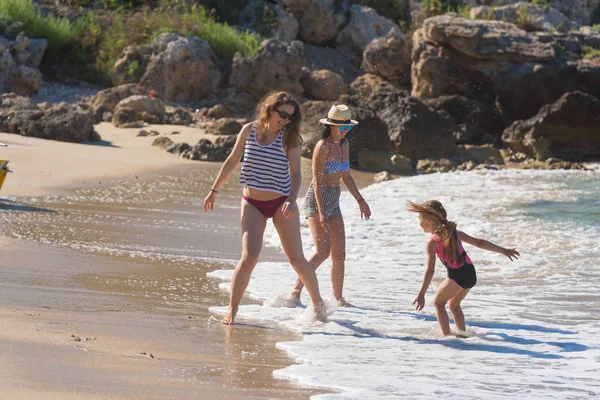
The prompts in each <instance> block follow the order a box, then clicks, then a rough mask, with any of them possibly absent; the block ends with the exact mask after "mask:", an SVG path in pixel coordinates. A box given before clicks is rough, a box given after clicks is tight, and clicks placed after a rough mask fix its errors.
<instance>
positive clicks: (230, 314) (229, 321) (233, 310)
mask: <svg viewBox="0 0 600 400" xmlns="http://www.w3.org/2000/svg"><path fill="white" fill-rule="evenodd" d="M237 312H238V308H237V307H229V309H228V310H227V314H226V315H225V317H224V318H223V319H222V320H221V323H223V324H225V325H233V320H234V319H235V315H236V314H237Z"/></svg>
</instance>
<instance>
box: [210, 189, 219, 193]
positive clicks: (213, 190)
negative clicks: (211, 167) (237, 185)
mask: <svg viewBox="0 0 600 400" xmlns="http://www.w3.org/2000/svg"><path fill="white" fill-rule="evenodd" d="M210 191H211V192H213V193H219V191H218V190H215V189H210Z"/></svg>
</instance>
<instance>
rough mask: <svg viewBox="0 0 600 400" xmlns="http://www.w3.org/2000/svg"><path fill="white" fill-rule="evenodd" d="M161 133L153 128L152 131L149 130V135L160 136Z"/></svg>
mask: <svg viewBox="0 0 600 400" xmlns="http://www.w3.org/2000/svg"><path fill="white" fill-rule="evenodd" d="M159 135H160V133H159V132H158V131H155V130H151V131H150V132H148V136H159Z"/></svg>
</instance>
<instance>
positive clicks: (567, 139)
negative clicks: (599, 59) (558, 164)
mask: <svg viewBox="0 0 600 400" xmlns="http://www.w3.org/2000/svg"><path fill="white" fill-rule="evenodd" d="M502 140H503V141H504V143H506V145H507V146H509V147H510V148H511V149H512V150H514V151H517V152H522V153H525V154H527V155H529V156H532V157H535V158H536V159H538V160H544V159H546V158H548V157H558V158H561V159H564V160H567V161H577V160H582V159H586V158H598V157H600V100H598V98H596V97H594V96H591V95H589V94H587V93H583V92H572V93H566V94H564V95H563V96H562V97H561V98H560V99H559V100H558V101H556V102H555V103H553V104H548V105H546V106H544V107H542V109H541V110H540V111H539V113H538V114H537V115H535V116H534V117H532V118H530V119H528V120H524V121H515V122H514V123H513V124H512V125H511V126H509V127H508V128H506V130H505V131H504V134H503V135H502Z"/></svg>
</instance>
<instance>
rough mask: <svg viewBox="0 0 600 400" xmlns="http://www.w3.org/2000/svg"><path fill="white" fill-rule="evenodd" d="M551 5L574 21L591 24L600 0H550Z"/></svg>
mask: <svg viewBox="0 0 600 400" xmlns="http://www.w3.org/2000/svg"><path fill="white" fill-rule="evenodd" d="M550 5H551V6H552V7H554V8H556V9H557V10H558V11H560V12H561V13H563V14H565V15H566V16H567V17H569V18H570V19H571V20H572V21H575V22H577V23H578V24H581V25H589V24H591V23H592V20H593V18H594V13H597V12H598V9H599V8H600V0H585V1H581V0H550Z"/></svg>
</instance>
